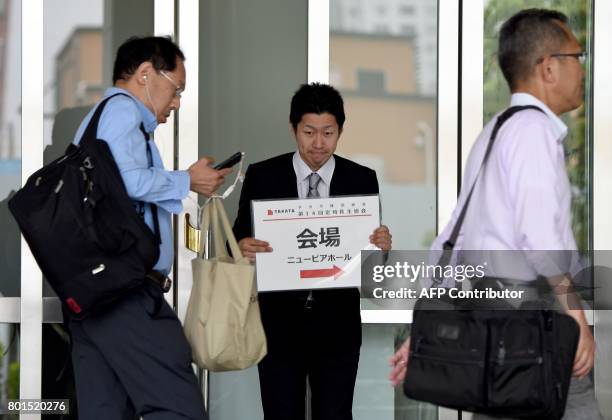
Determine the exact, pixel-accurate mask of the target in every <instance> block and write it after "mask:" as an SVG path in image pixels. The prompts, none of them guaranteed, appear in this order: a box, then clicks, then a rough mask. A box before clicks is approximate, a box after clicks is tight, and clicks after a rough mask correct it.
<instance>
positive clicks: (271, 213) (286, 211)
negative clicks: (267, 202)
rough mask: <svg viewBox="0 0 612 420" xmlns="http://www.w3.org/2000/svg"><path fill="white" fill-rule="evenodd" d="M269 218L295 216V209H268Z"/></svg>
mask: <svg viewBox="0 0 612 420" xmlns="http://www.w3.org/2000/svg"><path fill="white" fill-rule="evenodd" d="M266 213H267V215H268V216H274V215H275V214H276V215H279V214H282V215H288V214H294V213H295V209H292V208H286V209H268V210H267V211H266Z"/></svg>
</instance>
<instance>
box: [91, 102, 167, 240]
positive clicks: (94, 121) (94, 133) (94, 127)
mask: <svg viewBox="0 0 612 420" xmlns="http://www.w3.org/2000/svg"><path fill="white" fill-rule="evenodd" d="M119 95H121V96H126V97H128V98H130V99H132V98H131V97H130V96H129V95H127V94H125V93H115V94H114V95H111V96H109V97H108V98H105V99H104V100H103V101H102V102H100V103H99V104H98V106H97V108H96V110H95V112H94V114H93V115H92V116H91V119H90V120H89V123H88V124H87V127H86V128H85V131H84V132H83V135H82V136H81V141H80V142H79V145H85V144H87V143H91V142H93V141H95V140H96V139H97V137H98V123H99V122H100V117H101V116H102V111H104V108H105V107H106V104H107V103H108V101H110V100H111V99H112V98H114V97H115V96H119ZM139 128H140V131H141V132H142V134H143V136H144V139H145V143H146V145H147V159H148V162H149V167H151V166H153V158H152V155H151V146H150V145H149V138H150V136H149V133H147V132H146V130H145V129H144V124H143V123H142V122H141V123H140V127H139ZM140 205H141V206H143V207H144V203H143V202H140ZM150 206H151V215H152V216H153V234H154V235H155V241H156V242H157V243H158V244H160V243H161V235H160V232H159V218H158V216H157V206H156V205H155V204H153V203H150Z"/></svg>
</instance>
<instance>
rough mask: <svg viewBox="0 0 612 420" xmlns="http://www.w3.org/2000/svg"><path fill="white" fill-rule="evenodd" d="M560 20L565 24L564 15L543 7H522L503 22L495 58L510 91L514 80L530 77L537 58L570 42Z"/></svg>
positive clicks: (565, 17) (513, 86) (556, 50)
mask: <svg viewBox="0 0 612 420" xmlns="http://www.w3.org/2000/svg"><path fill="white" fill-rule="evenodd" d="M559 23H563V24H567V16H566V15H564V14H563V13H561V12H558V11H556V10H546V9H525V10H521V11H520V12H518V13H516V14H515V15H514V16H512V17H511V18H510V19H508V20H507V21H506V22H504V24H503V25H502V27H501V29H500V31H499V49H498V55H497V58H498V60H499V67H500V68H501V71H502V73H503V74H504V77H505V78H506V81H507V82H508V85H509V86H510V89H511V90H512V89H514V88H515V87H516V83H517V81H519V80H527V79H528V78H529V76H530V75H531V73H532V71H533V68H534V67H535V65H536V64H537V63H538V60H540V59H541V58H542V57H543V56H545V55H546V54H551V53H554V52H558V51H559V49H560V48H561V47H562V46H563V44H564V43H565V42H567V41H569V38H568V36H567V34H566V33H565V32H564V31H563V28H562V27H561V26H560V25H559Z"/></svg>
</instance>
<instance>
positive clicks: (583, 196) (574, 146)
mask: <svg viewBox="0 0 612 420" xmlns="http://www.w3.org/2000/svg"><path fill="white" fill-rule="evenodd" d="M592 6H593V4H592V1H591V0H580V1H575V0H554V1H553V0H520V1H514V2H511V3H509V2H507V1H502V0H488V1H486V2H485V22H484V25H485V27H484V37H485V39H484V119H485V121H488V120H490V119H491V118H492V117H493V115H494V114H495V113H496V112H499V111H501V110H503V109H504V108H506V107H507V106H508V104H509V101H510V92H509V90H508V87H507V85H506V82H505V80H504V78H503V76H502V74H501V70H500V69H499V66H498V64H497V42H498V30H499V28H500V26H501V24H502V23H503V22H504V21H505V20H506V19H508V18H509V17H510V16H512V15H513V14H514V13H516V12H518V11H519V10H521V9H525V8H532V7H540V8H549V9H555V10H559V11H561V12H563V13H564V14H565V15H566V16H567V17H568V18H569V27H570V28H571V29H572V30H573V31H574V34H575V35H576V38H577V39H578V41H579V42H580V43H581V44H582V48H583V50H584V51H587V52H588V57H589V58H588V59H587V63H586V79H585V89H584V105H582V106H581V107H580V108H578V109H576V110H574V111H571V112H568V113H566V114H564V115H563V116H562V117H561V118H562V119H563V121H564V122H565V124H566V125H567V126H568V135H567V138H566V139H565V141H564V144H565V156H566V158H565V161H566V166H567V171H568V175H569V180H570V183H571V189H572V205H571V209H572V229H573V232H574V236H575V238H576V244H577V246H578V249H579V250H580V252H581V254H583V256H584V258H585V260H589V259H590V255H589V251H590V250H591V248H592V247H591V241H592V239H591V238H592V235H591V229H592V227H591V226H592V222H591V218H590V214H591V191H592V186H591V176H590V174H591V168H590V164H589V162H590V160H591V158H590V154H591V153H592V152H591V150H592V147H591V142H592V138H591V135H590V133H591V122H590V121H591V115H592V111H591V100H590V98H591V91H592V86H591V81H592V67H591V63H592V61H591V59H590V57H592V40H593V26H592V10H593V9H592ZM583 277H584V278H583V279H582V281H581V280H578V279H575V283H577V286H578V290H580V292H579V293H580V295H581V296H582V298H583V299H585V300H587V301H591V300H592V299H593V287H592V279H591V278H590V277H589V276H583Z"/></svg>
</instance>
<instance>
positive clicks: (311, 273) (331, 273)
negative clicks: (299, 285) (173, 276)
mask: <svg viewBox="0 0 612 420" xmlns="http://www.w3.org/2000/svg"><path fill="white" fill-rule="evenodd" d="M343 273H344V271H342V269H341V268H340V267H338V266H336V265H334V266H333V268H322V269H318V270H300V278H302V279H316V278H321V277H333V278H334V279H337V278H338V277H340V276H341V275H342V274H343Z"/></svg>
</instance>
